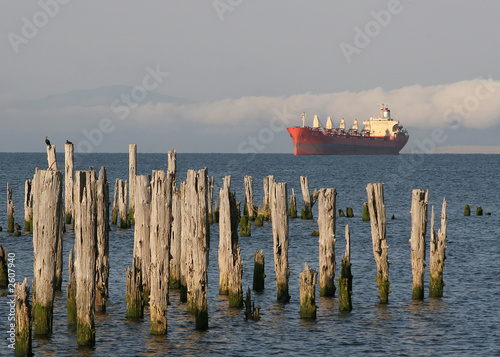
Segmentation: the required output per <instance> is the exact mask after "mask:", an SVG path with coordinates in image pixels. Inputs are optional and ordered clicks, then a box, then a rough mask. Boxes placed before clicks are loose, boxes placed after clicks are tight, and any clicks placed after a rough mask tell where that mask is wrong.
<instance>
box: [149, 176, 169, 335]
mask: <svg viewBox="0 0 500 357" xmlns="http://www.w3.org/2000/svg"><path fill="white" fill-rule="evenodd" d="M172 178H173V176H172V174H171V173H170V172H167V175H166V177H165V173H164V172H163V171H161V170H153V176H152V180H151V218H150V222H151V229H150V236H149V240H150V248H151V250H150V251H151V271H150V286H151V292H150V295H149V311H150V315H151V330H150V331H151V334H152V335H165V334H166V333H167V305H168V293H169V289H168V288H169V273H170V272H169V270H170V235H171V227H172Z"/></svg>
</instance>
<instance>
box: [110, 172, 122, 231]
mask: <svg viewBox="0 0 500 357" xmlns="http://www.w3.org/2000/svg"><path fill="white" fill-rule="evenodd" d="M119 182H120V179H119V178H116V180H115V190H114V192H113V210H112V212H111V224H116V223H117V222H118V212H119V209H118V191H119Z"/></svg>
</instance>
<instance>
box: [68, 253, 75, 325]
mask: <svg viewBox="0 0 500 357" xmlns="http://www.w3.org/2000/svg"><path fill="white" fill-rule="evenodd" d="M73 249H74V248H71V251H70V252H69V260H68V264H69V265H68V274H69V283H68V284H67V285H66V291H67V295H66V310H67V312H68V324H76V277H75V265H74V261H75V259H74V254H73Z"/></svg>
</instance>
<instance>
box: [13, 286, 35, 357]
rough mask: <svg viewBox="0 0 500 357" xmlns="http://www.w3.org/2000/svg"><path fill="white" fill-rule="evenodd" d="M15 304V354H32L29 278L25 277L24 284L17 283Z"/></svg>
mask: <svg viewBox="0 0 500 357" xmlns="http://www.w3.org/2000/svg"><path fill="white" fill-rule="evenodd" d="M14 290H15V306H16V314H15V315H16V317H15V322H16V324H15V325H16V328H15V331H16V342H15V350H14V355H15V356H32V355H33V353H32V347H31V304H30V299H29V297H30V288H29V286H28V279H27V278H24V281H23V283H22V284H19V283H16V285H15V287H14Z"/></svg>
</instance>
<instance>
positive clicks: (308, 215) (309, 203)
mask: <svg viewBox="0 0 500 357" xmlns="http://www.w3.org/2000/svg"><path fill="white" fill-rule="evenodd" d="M300 187H301V188H302V198H303V199H304V209H303V210H302V212H301V217H302V219H312V218H313V214H312V208H313V206H314V203H316V199H317V198H318V194H319V193H318V191H317V190H314V193H313V194H312V195H311V194H309V178H308V177H307V176H300Z"/></svg>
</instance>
